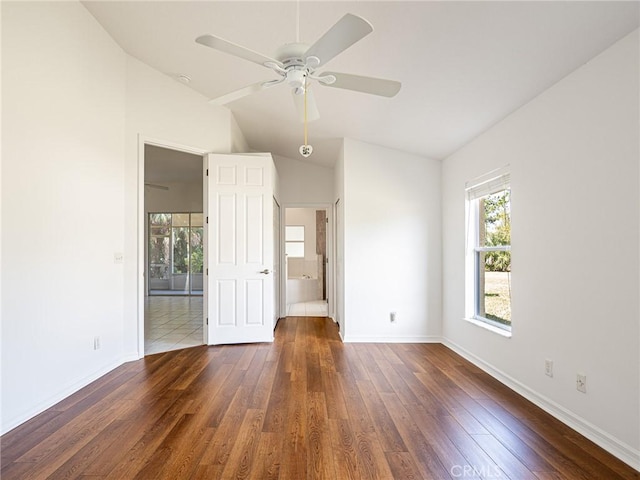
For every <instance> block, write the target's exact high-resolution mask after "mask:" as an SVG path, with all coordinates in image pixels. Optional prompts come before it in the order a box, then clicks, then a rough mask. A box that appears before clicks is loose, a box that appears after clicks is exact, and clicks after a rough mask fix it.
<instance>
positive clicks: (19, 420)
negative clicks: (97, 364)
mask: <svg viewBox="0 0 640 480" xmlns="http://www.w3.org/2000/svg"><path fill="white" fill-rule="evenodd" d="M134 360H138V358H137V357H132V356H126V357H121V358H120V359H119V361H117V362H114V363H111V364H109V365H107V366H105V367H102V368H101V369H99V370H97V371H95V372H93V373H92V374H90V375H88V376H86V377H84V378H81V379H79V380H76V381H74V382H72V383H70V384H69V385H67V386H66V387H64V388H63V389H62V390H60V391H58V392H56V393H55V394H53V395H51V396H50V397H49V398H47V399H46V400H44V401H42V402H40V403H38V404H37V405H35V406H34V407H32V408H30V409H29V410H27V411H26V412H23V413H22V414H21V415H20V416H18V417H16V418H12V419H10V420H6V419H5V418H3V419H2V430H1V431H0V435H4V434H5V433H7V432H9V431H11V430H13V429H14V428H16V427H18V426H20V425H22V424H23V423H25V422H27V421H29V420H31V419H32V418H34V417H35V416H36V415H39V414H41V413H42V412H44V411H45V410H47V409H49V408H51V407H53V406H54V405H56V404H57V403H59V402H61V401H62V400H64V399H66V398H68V397H70V396H71V395H73V394H74V393H76V392H78V391H79V390H81V389H83V388H84V387H86V386H87V385H89V384H91V383H93V382H95V381H96V380H98V379H99V378H100V377H103V376H104V375H106V374H107V373H109V372H111V371H112V370H115V369H116V368H118V367H120V366H122V365H123V364H125V363H126V362H129V361H134ZM5 421H6V423H5Z"/></svg>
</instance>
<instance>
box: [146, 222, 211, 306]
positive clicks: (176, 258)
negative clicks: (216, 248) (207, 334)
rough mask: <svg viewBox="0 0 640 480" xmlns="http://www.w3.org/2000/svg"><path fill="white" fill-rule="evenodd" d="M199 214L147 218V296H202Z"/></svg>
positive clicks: (201, 251)
mask: <svg viewBox="0 0 640 480" xmlns="http://www.w3.org/2000/svg"><path fill="white" fill-rule="evenodd" d="M202 220H203V218H202V213H150V214H149V250H148V252H149V256H148V260H149V270H148V271H149V294H150V295H155V294H168V293H171V294H175V293H176V292H181V293H182V294H196V295H200V294H201V293H202V281H203V279H202V273H203V253H204V251H203V234H204V228H203V223H202Z"/></svg>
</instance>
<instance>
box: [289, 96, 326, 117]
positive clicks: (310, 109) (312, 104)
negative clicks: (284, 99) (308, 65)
mask: <svg viewBox="0 0 640 480" xmlns="http://www.w3.org/2000/svg"><path fill="white" fill-rule="evenodd" d="M291 94H292V95H293V103H294V104H295V106H296V110H297V111H298V118H299V120H300V121H301V122H304V93H301V94H298V95H297V94H296V92H295V90H291ZM319 118H320V112H318V105H317V104H316V98H315V96H314V95H313V89H311V88H307V122H313V121H314V120H317V119H319Z"/></svg>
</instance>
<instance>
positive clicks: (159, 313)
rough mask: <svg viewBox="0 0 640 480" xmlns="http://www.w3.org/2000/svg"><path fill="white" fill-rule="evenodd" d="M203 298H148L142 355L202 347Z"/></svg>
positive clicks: (145, 306)
mask: <svg viewBox="0 0 640 480" xmlns="http://www.w3.org/2000/svg"><path fill="white" fill-rule="evenodd" d="M202 298H203V297H202V296H192V297H190V296H148V297H146V298H145V302H144V354H145V355H151V354H153V353H160V352H168V351H170V350H178V349H181V348H188V347H195V346H197V345H202V344H203V341H202V308H203V307H202V305H203V304H202Z"/></svg>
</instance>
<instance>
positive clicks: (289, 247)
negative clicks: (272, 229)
mask: <svg viewBox="0 0 640 480" xmlns="http://www.w3.org/2000/svg"><path fill="white" fill-rule="evenodd" d="M285 253H286V254H287V256H288V257H290V258H304V226H303V225H287V226H286V227H285Z"/></svg>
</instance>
